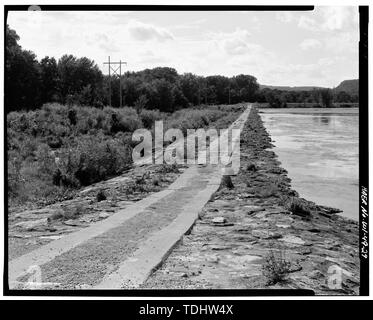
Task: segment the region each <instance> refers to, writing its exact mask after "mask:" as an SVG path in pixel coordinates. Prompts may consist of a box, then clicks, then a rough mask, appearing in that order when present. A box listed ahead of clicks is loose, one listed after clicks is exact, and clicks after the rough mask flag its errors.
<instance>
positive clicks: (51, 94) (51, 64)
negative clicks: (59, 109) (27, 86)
mask: <svg viewBox="0 0 373 320" xmlns="http://www.w3.org/2000/svg"><path fill="white" fill-rule="evenodd" d="M40 77H41V97H40V100H41V103H45V102H52V101H58V83H59V77H58V68H57V62H56V59H54V58H53V57H52V58H49V57H48V56H46V57H45V58H43V59H42V60H41V61H40Z"/></svg>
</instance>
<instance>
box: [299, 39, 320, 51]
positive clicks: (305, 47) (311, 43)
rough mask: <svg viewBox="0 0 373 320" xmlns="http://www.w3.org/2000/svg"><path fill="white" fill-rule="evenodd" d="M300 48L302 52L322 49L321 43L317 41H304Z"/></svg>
mask: <svg viewBox="0 0 373 320" xmlns="http://www.w3.org/2000/svg"><path fill="white" fill-rule="evenodd" d="M299 46H300V47H301V49H302V50H309V49H316V48H319V47H321V42H320V41H319V40H317V39H304V40H303V41H302V42H301V43H300V45H299Z"/></svg>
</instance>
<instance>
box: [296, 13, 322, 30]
mask: <svg viewBox="0 0 373 320" xmlns="http://www.w3.org/2000/svg"><path fill="white" fill-rule="evenodd" d="M298 27H300V28H303V29H308V30H317V29H318V26H317V22H316V21H315V20H314V19H312V18H310V17H306V16H301V17H300V18H299V22H298Z"/></svg>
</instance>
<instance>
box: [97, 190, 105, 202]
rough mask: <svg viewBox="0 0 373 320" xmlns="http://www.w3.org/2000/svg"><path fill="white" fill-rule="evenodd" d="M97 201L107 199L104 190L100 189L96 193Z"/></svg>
mask: <svg viewBox="0 0 373 320" xmlns="http://www.w3.org/2000/svg"><path fill="white" fill-rule="evenodd" d="M96 200H97V202H100V201H104V200H106V194H105V191H104V190H100V191H99V192H98V193H97V195H96Z"/></svg>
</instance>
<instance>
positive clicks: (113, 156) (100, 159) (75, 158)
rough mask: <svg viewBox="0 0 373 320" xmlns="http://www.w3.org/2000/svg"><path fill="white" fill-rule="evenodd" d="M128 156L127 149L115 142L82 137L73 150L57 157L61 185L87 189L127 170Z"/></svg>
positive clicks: (119, 142) (129, 161)
mask: <svg viewBox="0 0 373 320" xmlns="http://www.w3.org/2000/svg"><path fill="white" fill-rule="evenodd" d="M131 156H132V155H131V150H130V148H129V147H128V146H127V145H123V144H122V143H121V141H118V140H117V139H113V140H108V139H104V138H103V137H102V136H97V137H93V136H88V137H84V138H83V137H82V138H81V139H79V140H78V141H77V145H76V147H74V148H70V149H68V150H65V151H64V152H62V154H61V161H60V166H59V169H60V170H61V173H62V177H63V178H62V179H61V181H62V183H63V184H64V185H66V186H76V185H82V186H87V185H90V184H92V183H95V182H98V181H101V180H104V179H107V178H109V177H111V176H114V175H116V174H120V173H121V172H123V170H125V169H127V168H128V167H129V166H130V165H131V163H132V158H131ZM77 182H78V183H77Z"/></svg>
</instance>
